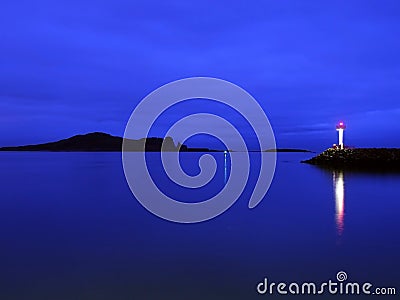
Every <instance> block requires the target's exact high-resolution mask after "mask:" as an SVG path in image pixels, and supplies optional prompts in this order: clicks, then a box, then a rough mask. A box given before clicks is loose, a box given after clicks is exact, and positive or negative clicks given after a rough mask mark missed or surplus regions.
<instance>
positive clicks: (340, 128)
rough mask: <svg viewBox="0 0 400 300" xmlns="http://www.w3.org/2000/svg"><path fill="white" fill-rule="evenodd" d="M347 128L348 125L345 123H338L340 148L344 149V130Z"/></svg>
mask: <svg viewBox="0 0 400 300" xmlns="http://www.w3.org/2000/svg"><path fill="white" fill-rule="evenodd" d="M345 129H346V125H344V123H343V122H339V124H338V125H336V130H337V131H338V132H339V148H340V149H344V143H343V132H344V130H345Z"/></svg>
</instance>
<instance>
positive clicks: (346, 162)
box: [302, 148, 400, 171]
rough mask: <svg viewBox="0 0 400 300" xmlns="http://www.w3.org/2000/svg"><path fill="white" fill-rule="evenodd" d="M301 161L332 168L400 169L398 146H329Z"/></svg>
mask: <svg viewBox="0 0 400 300" xmlns="http://www.w3.org/2000/svg"><path fill="white" fill-rule="evenodd" d="M302 163H308V164H312V165H318V166H321V167H328V168H334V169H337V168H338V169H370V170H372V169H382V170H386V169H388V170H396V171H400V149H398V148H354V149H334V148H329V149H327V150H325V151H324V152H322V153H321V154H319V155H317V156H315V157H313V158H311V159H309V160H304V161H302Z"/></svg>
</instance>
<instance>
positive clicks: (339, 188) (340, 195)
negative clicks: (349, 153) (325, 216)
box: [333, 170, 345, 236]
mask: <svg viewBox="0 0 400 300" xmlns="http://www.w3.org/2000/svg"><path fill="white" fill-rule="evenodd" d="M333 188H334V192H335V204H336V213H335V219H336V228H337V233H338V234H339V236H341V235H342V234H343V231H344V193H345V192H344V176H343V171H342V170H338V171H333Z"/></svg>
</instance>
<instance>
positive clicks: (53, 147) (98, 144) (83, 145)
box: [0, 132, 217, 152]
mask: <svg viewBox="0 0 400 300" xmlns="http://www.w3.org/2000/svg"><path fill="white" fill-rule="evenodd" d="M122 141H123V138H122V137H118V136H113V135H110V134H107V133H103V132H93V133H88V134H84V135H76V136H73V137H71V138H68V139H63V140H60V141H57V142H51V143H45V144H38V145H27V146H16V147H2V148H0V151H60V152H61V151H64V152H65V151H71V152H79V151H82V152H89V151H92V152H96V151H97V152H102V151H104V152H106V151H107V152H120V151H122ZM163 142H165V144H164V151H183V152H197V151H199V152H215V151H217V150H211V149H208V148H188V147H187V146H186V145H181V144H178V145H177V146H176V145H175V143H174V141H173V139H172V138H171V137H166V138H165V139H163V138H157V137H151V138H142V139H139V140H133V139H129V140H126V149H127V150H128V151H143V150H144V149H145V151H150V152H159V151H161V146H162V144H163Z"/></svg>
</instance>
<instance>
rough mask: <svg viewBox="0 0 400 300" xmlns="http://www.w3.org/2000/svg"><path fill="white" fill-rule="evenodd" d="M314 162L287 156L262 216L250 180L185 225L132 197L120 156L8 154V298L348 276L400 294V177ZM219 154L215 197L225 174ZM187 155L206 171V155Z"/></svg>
mask: <svg viewBox="0 0 400 300" xmlns="http://www.w3.org/2000/svg"><path fill="white" fill-rule="evenodd" d="M151 155H156V154H151ZM311 155H312V154H299V153H282V154H279V155H278V165H277V170H276V174H275V178H274V181H273V183H272V186H271V188H270V190H269V192H268V194H267V196H266V197H265V199H264V200H263V201H262V202H261V204H260V205H259V206H257V207H256V208H255V209H252V210H249V209H248V208H247V204H248V198H249V195H250V193H251V190H252V184H253V185H254V178H252V179H251V180H250V182H249V185H248V187H247V188H246V190H245V192H244V194H243V195H242V197H241V198H240V199H239V200H238V201H237V202H236V203H235V205H234V206H233V207H232V208H230V209H229V210H228V211H227V212H225V213H224V214H222V215H221V216H219V217H217V218H216V219H213V220H211V221H207V222H203V223H199V224H190V225H182V224H175V223H171V222H168V221H164V220H162V219H159V218H157V217H155V216H154V215H152V214H151V213H149V212H147V211H146V210H145V209H144V208H143V207H142V206H141V205H140V204H139V203H138V202H137V201H136V200H135V199H134V198H133V195H132V194H131V192H130V190H129V187H128V185H127V183H126V181H125V178H124V174H123V170H122V164H121V157H120V154H118V153H11V152H10V153H0V166H1V168H0V188H1V202H0V228H1V232H0V240H1V248H0V255H1V256H0V257H1V264H0V270H1V276H2V278H1V281H0V299H24V300H25V299H26V300H29V299H58V300H61V299H112V300H115V299H263V298H268V297H269V298H271V296H267V295H258V294H257V292H256V285H257V283H258V282H260V281H262V280H263V279H264V277H268V280H270V281H274V282H280V281H284V282H304V281H315V282H316V283H319V282H324V281H328V280H329V279H334V278H335V277H336V273H337V272H338V271H345V272H346V273H347V274H348V277H349V280H351V281H353V282H354V281H356V282H361V283H362V282H365V281H369V282H371V283H373V284H374V286H382V287H392V286H393V287H396V288H397V292H398V293H399V292H400V285H399V282H400V259H399V253H400V234H399V233H400V218H399V215H400V213H399V211H400V185H399V180H400V175H399V174H373V173H372V174H362V173H348V172H344V173H343V172H331V171H326V170H321V169H319V168H316V167H313V166H309V165H304V164H300V163H299V161H300V160H301V159H304V158H308V157H310V156H311ZM215 156H216V157H217V160H218V164H219V167H220V168H219V171H218V172H217V176H216V178H215V181H213V184H212V185H211V186H210V187H209V190H206V191H205V192H204V193H206V194H207V193H211V194H212V193H213V192H215V191H216V190H217V189H219V188H221V187H222V186H223V184H224V177H225V176H226V175H225V172H224V168H223V161H224V160H223V154H222V153H219V154H215ZM182 160H183V163H184V169H185V170H186V171H187V172H188V173H192V174H195V173H196V172H198V166H197V154H193V153H192V154H189V153H187V154H184V157H183V158H182ZM154 164H157V160H156V159H154ZM161 177H162V175H160V182H161V183H162V184H163V178H161ZM165 184H167V183H165ZM167 190H168V189H167ZM170 191H171V193H173V192H174V189H172V188H171V189H170ZM175 192H176V191H175ZM179 193H189V191H184V192H182V191H179ZM184 196H187V197H191V195H190V194H187V195H184ZM203 196H204V194H203ZM291 297H293V299H300V298H301V297H300V296H291ZM323 297H324V298H326V296H320V297H319V298H323ZM345 297H346V298H351V296H345ZM397 297H398V295H397ZM280 298H282V297H280ZM285 298H286V297H285ZM316 298H318V297H316ZM385 298H390V297H385Z"/></svg>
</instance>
